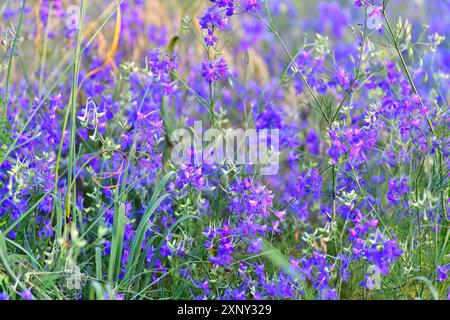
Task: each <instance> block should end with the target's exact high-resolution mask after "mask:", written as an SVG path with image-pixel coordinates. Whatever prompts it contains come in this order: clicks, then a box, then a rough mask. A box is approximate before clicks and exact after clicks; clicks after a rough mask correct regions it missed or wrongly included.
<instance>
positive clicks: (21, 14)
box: [3, 0, 25, 118]
mask: <svg viewBox="0 0 450 320" xmlns="http://www.w3.org/2000/svg"><path fill="white" fill-rule="evenodd" d="M24 10H25V0H22V10H21V11H20V16H19V24H18V27H17V32H16V33H15V34H14V39H13V40H12V47H11V52H10V56H9V63H8V72H7V74H6V84H5V101H4V104H5V105H4V107H3V115H4V116H5V118H6V117H7V115H8V91H9V81H10V78H11V69H12V59H13V57H14V53H15V50H16V44H17V41H18V39H19V36H20V30H21V28H22V18H23V12H24Z"/></svg>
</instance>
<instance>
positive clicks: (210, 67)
mask: <svg viewBox="0 0 450 320" xmlns="http://www.w3.org/2000/svg"><path fill="white" fill-rule="evenodd" d="M227 72H228V66H227V64H226V62H225V60H224V59H223V58H220V59H219V60H216V61H210V62H203V64H202V76H203V78H204V79H205V80H206V82H208V83H209V84H212V83H214V82H216V81H217V80H219V79H221V78H223V77H225V75H226V74H227Z"/></svg>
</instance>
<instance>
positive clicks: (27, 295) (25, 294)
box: [20, 289, 33, 300]
mask: <svg viewBox="0 0 450 320" xmlns="http://www.w3.org/2000/svg"><path fill="white" fill-rule="evenodd" d="M20 296H21V297H22V298H23V299H24V300H33V294H32V293H31V290H30V289H25V290H23V291H22V292H21V293H20Z"/></svg>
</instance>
